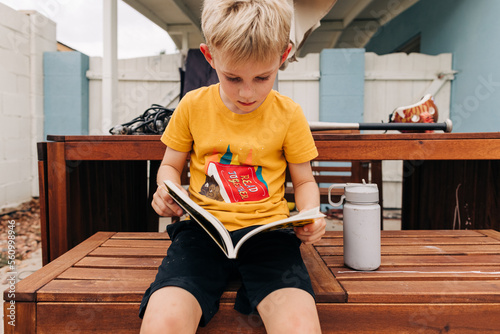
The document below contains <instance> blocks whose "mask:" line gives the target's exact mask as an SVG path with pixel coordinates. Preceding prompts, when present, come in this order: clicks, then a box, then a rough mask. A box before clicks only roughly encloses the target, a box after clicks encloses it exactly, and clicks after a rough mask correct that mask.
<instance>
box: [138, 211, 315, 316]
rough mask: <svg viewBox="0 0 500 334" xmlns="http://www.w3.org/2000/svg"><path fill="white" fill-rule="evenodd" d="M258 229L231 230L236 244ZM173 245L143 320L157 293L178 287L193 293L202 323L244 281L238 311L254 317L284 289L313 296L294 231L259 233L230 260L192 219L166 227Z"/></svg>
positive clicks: (151, 290)
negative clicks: (232, 287) (230, 284)
mask: <svg viewBox="0 0 500 334" xmlns="http://www.w3.org/2000/svg"><path fill="white" fill-rule="evenodd" d="M252 228H255V227H248V228H244V229H241V230H237V231H233V232H230V234H231V238H232V239H233V242H234V243H235V244H236V242H237V241H238V240H239V239H240V238H241V237H242V236H243V235H245V234H246V232H248V231H249V229H252ZM167 232H168V234H169V235H170V238H171V240H172V244H171V245H170V247H169V248H168V251H167V256H166V257H165V258H164V259H163V262H162V264H161V265H160V267H159V268H158V274H157V275H156V278H155V281H154V282H153V283H152V284H151V286H150V287H149V288H148V290H147V291H146V292H145V294H144V297H143V299H142V302H141V306H140V311H139V316H140V317H141V318H142V317H143V316H144V312H145V310H146V306H147V304H148V301H149V298H150V297H151V295H152V294H153V293H154V292H155V291H156V290H158V289H161V288H163V287H166V286H176V287H180V288H183V289H185V290H187V291H189V292H190V293H191V294H192V295H193V296H194V297H195V298H196V299H197V300H198V303H199V304H200V306H201V309H202V312H203V315H202V318H201V321H200V325H201V326H204V325H206V324H207V323H208V321H210V319H211V318H212V317H213V316H214V314H215V313H216V312H217V310H218V309H219V300H220V297H221V295H222V293H223V292H224V289H225V287H226V285H227V283H228V282H229V281H230V280H232V279H234V278H235V277H239V278H241V282H242V284H241V287H240V289H239V290H238V292H237V295H236V302H235V305H234V308H235V309H236V310H237V311H239V312H241V313H243V314H250V313H252V312H255V311H256V307H257V305H258V304H259V303H260V302H261V301H262V299H264V298H265V297H266V296H267V295H268V294H270V293H271V292H273V291H275V290H278V289H281V288H289V287H293V288H299V289H302V290H305V291H307V292H309V293H310V294H311V295H312V296H313V297H314V292H313V289H312V286H311V280H310V278H309V274H308V272H307V269H306V267H305V265H304V262H303V261H302V257H301V255H300V249H299V247H300V244H301V241H300V240H299V239H298V238H297V237H296V236H295V233H294V232H293V231H291V230H276V231H270V232H264V233H259V234H257V235H256V236H253V237H252V238H250V239H248V240H247V241H246V242H245V244H244V245H243V246H242V247H241V248H240V250H239V252H238V258H237V259H233V260H230V259H228V258H227V257H226V255H225V254H224V253H223V252H222V250H221V249H220V248H219V247H218V246H217V244H216V243H215V242H214V241H213V240H212V239H211V237H210V236H209V235H208V234H207V233H206V232H205V231H204V230H203V229H202V228H201V227H200V226H199V225H198V223H196V222H194V221H189V220H188V221H180V222H177V223H174V224H171V225H168V226H167Z"/></svg>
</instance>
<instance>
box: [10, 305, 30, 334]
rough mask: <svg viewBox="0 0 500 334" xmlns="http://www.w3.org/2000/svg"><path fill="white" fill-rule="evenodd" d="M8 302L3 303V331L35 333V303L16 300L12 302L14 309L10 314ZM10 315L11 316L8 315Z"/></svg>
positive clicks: (12, 333)
mask: <svg viewBox="0 0 500 334" xmlns="http://www.w3.org/2000/svg"><path fill="white" fill-rule="evenodd" d="M9 307H11V304H10V302H5V303H4V309H3V314H4V316H3V323H4V327H3V330H4V333H5V334H14V333H36V316H37V313H36V304H35V303H34V302H17V301H16V303H15V304H14V307H15V310H14V312H13V313H12V314H11V312H10V311H11V310H9V309H8V308H9ZM10 315H12V316H13V318H11V317H9V316H10Z"/></svg>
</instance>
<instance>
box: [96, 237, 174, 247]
mask: <svg viewBox="0 0 500 334" xmlns="http://www.w3.org/2000/svg"><path fill="white" fill-rule="evenodd" d="M171 243H172V242H171V241H170V240H150V239H146V240H144V239H110V240H108V241H106V242H105V243H103V244H102V247H127V248H164V249H167V248H168V246H170V244H171Z"/></svg>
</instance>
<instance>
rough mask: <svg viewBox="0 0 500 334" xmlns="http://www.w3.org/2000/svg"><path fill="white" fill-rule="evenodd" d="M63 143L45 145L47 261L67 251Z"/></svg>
mask: <svg viewBox="0 0 500 334" xmlns="http://www.w3.org/2000/svg"><path fill="white" fill-rule="evenodd" d="M64 145H65V143H64V142H49V143H47V185H48V191H47V193H48V202H49V203H50V206H49V208H48V217H49V224H48V235H49V237H50V245H49V247H50V249H49V254H50V258H49V261H52V260H54V259H55V258H57V257H59V256H60V255H62V254H64V253H65V252H66V251H67V250H68V249H69V247H68V237H67V235H68V233H67V231H68V204H67V198H68V194H67V185H68V184H67V177H68V175H67V167H66V160H65V157H64Z"/></svg>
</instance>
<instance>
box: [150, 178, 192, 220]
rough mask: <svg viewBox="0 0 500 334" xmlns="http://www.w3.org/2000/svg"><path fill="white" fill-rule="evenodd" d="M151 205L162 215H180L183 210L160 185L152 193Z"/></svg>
mask: <svg viewBox="0 0 500 334" xmlns="http://www.w3.org/2000/svg"><path fill="white" fill-rule="evenodd" d="M151 206H152V207H153V209H154V210H155V211H156V213H157V214H159V215H160V216H163V217H180V216H182V215H183V214H184V210H182V208H181V207H180V206H179V205H178V204H177V203H175V201H174V200H173V198H172V197H170V195H169V194H168V191H167V189H166V188H165V187H164V186H160V185H159V186H158V188H157V189H156V192H155V193H154V195H153V201H152V203H151Z"/></svg>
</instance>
